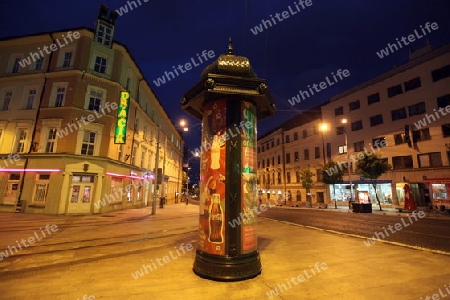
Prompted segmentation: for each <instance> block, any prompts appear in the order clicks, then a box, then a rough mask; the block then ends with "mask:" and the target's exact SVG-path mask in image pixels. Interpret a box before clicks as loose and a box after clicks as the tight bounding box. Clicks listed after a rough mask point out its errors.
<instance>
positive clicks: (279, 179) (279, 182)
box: [278, 172, 281, 184]
mask: <svg viewBox="0 0 450 300" xmlns="http://www.w3.org/2000/svg"><path fill="white" fill-rule="evenodd" d="M278 184H281V172H278Z"/></svg>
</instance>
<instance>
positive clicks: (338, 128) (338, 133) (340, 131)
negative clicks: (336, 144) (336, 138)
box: [336, 126, 344, 135]
mask: <svg viewBox="0 0 450 300" xmlns="http://www.w3.org/2000/svg"><path fill="white" fill-rule="evenodd" d="M341 134H344V126H338V127H336V135H341Z"/></svg>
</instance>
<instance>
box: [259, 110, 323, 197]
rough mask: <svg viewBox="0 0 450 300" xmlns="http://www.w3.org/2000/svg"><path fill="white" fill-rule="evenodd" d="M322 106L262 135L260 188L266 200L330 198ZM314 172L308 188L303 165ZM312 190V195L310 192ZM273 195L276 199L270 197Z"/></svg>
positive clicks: (260, 141) (260, 139) (260, 145)
mask: <svg viewBox="0 0 450 300" xmlns="http://www.w3.org/2000/svg"><path fill="white" fill-rule="evenodd" d="M321 123H322V121H321V110H320V107H317V108H314V109H311V110H309V111H307V112H304V113H302V114H299V115H297V116H295V117H293V118H292V119H290V120H288V121H287V122H285V123H283V124H282V125H280V126H279V127H277V128H275V129H274V130H272V131H270V132H269V133H267V134H266V135H264V136H262V137H260V138H259V139H258V150H257V151H258V190H259V193H260V197H261V200H262V201H269V202H272V203H273V202H277V203H279V204H283V205H303V204H305V203H306V202H307V200H308V199H310V201H308V202H312V203H317V204H320V203H326V202H327V200H328V199H327V186H326V185H325V184H324V183H323V182H322V181H321V180H322V172H321V170H322V167H323V163H324V161H325V158H324V157H325V152H324V150H325V149H324V147H325V145H324V140H323V135H322V132H321V131H320V125H321ZM305 167H307V168H309V170H310V171H311V172H312V173H313V174H314V176H313V177H312V180H313V186H312V188H311V190H310V191H309V192H308V191H307V190H306V188H305V187H303V185H302V173H301V171H302V169H304V168H305ZM308 193H309V195H308ZM270 199H272V200H270Z"/></svg>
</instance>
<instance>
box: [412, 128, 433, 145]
mask: <svg viewBox="0 0 450 300" xmlns="http://www.w3.org/2000/svg"><path fill="white" fill-rule="evenodd" d="M412 138H413V143H417V142H422V141H428V140H431V135H430V129H429V128H424V129H420V130H413V131H412Z"/></svg>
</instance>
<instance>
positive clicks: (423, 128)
mask: <svg viewBox="0 0 450 300" xmlns="http://www.w3.org/2000/svg"><path fill="white" fill-rule="evenodd" d="M314 112H315V109H313V110H311V111H307V112H304V113H302V114H300V115H298V116H295V117H294V118H292V119H291V120H289V121H288V122H286V123H284V124H282V125H281V126H279V127H278V128H276V129H274V130H273V131H271V132H269V133H268V134H266V135H265V136H263V137H261V138H260V139H259V140H258V153H259V155H258V177H259V189H260V191H261V195H263V198H264V195H267V191H268V190H270V191H271V192H270V197H272V194H277V195H280V196H282V195H286V197H283V198H282V199H283V204H284V200H285V198H287V199H290V200H293V201H296V200H298V201H304V199H305V198H304V197H303V195H304V193H305V190H304V189H303V188H302V187H301V178H299V176H298V175H297V170H299V169H301V168H302V167H304V166H305V165H307V166H309V167H310V169H311V171H312V172H316V175H317V176H316V177H315V178H314V181H315V182H314V187H313V189H312V202H313V203H314V202H317V203H320V202H321V201H322V199H324V202H325V203H327V202H330V201H334V200H336V201H337V203H338V205H344V204H345V203H346V202H347V203H348V201H350V200H351V199H352V197H353V199H355V200H356V201H359V202H368V201H371V202H372V203H375V202H376V200H375V199H376V195H375V189H374V188H373V186H372V184H371V182H370V181H369V180H367V179H366V178H363V177H361V176H360V175H358V174H356V173H355V167H356V162H357V161H358V157H359V158H361V157H362V155H365V154H369V153H376V154H378V155H380V156H381V157H382V158H383V159H386V160H387V161H388V163H389V164H390V165H391V166H392V169H391V170H390V171H388V172H387V173H386V174H384V175H382V176H381V177H380V178H379V179H378V180H377V181H376V182H375V184H376V193H377V195H378V198H379V199H380V201H381V204H382V206H387V207H396V206H403V205H404V198H405V194H404V190H403V188H404V186H405V184H409V185H410V187H411V189H412V193H413V196H414V199H415V202H416V204H417V205H418V206H425V207H433V208H435V209H441V210H443V209H450V114H449V113H450V45H446V46H444V47H441V48H439V49H435V50H431V48H430V47H429V46H427V47H425V48H422V49H420V50H418V51H416V52H413V53H410V60H409V61H408V62H407V63H405V64H403V65H400V66H397V67H395V68H393V69H392V70H390V71H388V72H385V73H383V74H381V75H379V76H377V77H375V78H372V79H370V80H369V81H367V82H364V83H362V84H360V85H358V86H355V87H353V88H351V89H349V90H347V91H344V92H342V93H340V94H337V95H335V96H333V97H332V98H331V99H330V101H329V102H327V103H325V104H324V105H322V106H321V107H320V113H319V114H316V115H315V117H312V115H314ZM296 122H297V124H296ZM323 125H325V127H324V128H327V130H326V131H321V130H320V129H321V128H323V127H322V126H323ZM358 155H359V156H358ZM330 159H332V160H333V161H335V162H337V163H338V165H339V166H340V167H342V169H343V170H344V179H343V183H342V184H336V185H335V186H334V187H333V186H328V187H325V185H324V184H322V183H321V178H320V174H319V173H321V172H320V171H319V170H320V169H321V167H322V166H323V165H324V164H325V163H326V161H328V160H330ZM348 161H349V162H350V178H349V175H348V170H347V169H346V164H347V162H348ZM293 174H294V176H293ZM289 191H290V192H291V194H292V195H291V196H290V195H289ZM323 191H325V194H324V195H322V194H321V193H322V192H323ZM297 194H299V195H298V196H297ZM294 195H295V196H294ZM265 198H267V196H266V197H265Z"/></svg>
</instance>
